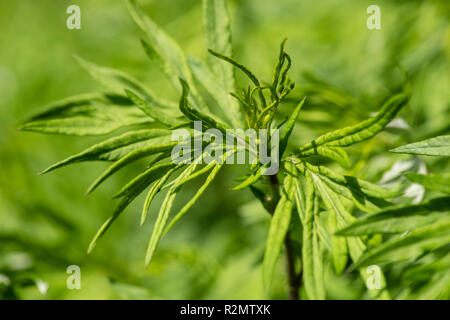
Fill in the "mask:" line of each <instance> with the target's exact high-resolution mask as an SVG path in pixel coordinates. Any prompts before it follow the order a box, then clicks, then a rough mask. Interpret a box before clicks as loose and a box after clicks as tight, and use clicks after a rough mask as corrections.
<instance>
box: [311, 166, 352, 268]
mask: <svg viewBox="0 0 450 320" xmlns="http://www.w3.org/2000/svg"><path fill="white" fill-rule="evenodd" d="M308 173H309V174H310V175H311V177H312V181H313V183H314V185H315V187H316V189H317V190H319V193H320V196H321V198H322V200H323V202H324V203H325V206H326V207H327V208H328V210H330V211H331V212H332V213H333V214H331V215H330V217H329V221H328V225H329V228H330V230H331V231H333V230H336V229H337V228H338V226H341V225H345V223H346V220H348V219H353V217H352V216H351V215H350V213H348V212H347V210H346V209H345V207H344V205H343V204H342V203H341V201H340V200H339V196H338V195H336V194H335V193H334V192H333V191H331V190H330V189H329V188H328V187H327V186H326V185H325V184H324V183H323V182H322V181H321V180H320V177H318V176H317V175H315V174H314V173H312V172H311V171H309V172H308ZM342 240H344V239H339V238H338V237H336V236H331V248H332V251H331V254H332V257H333V265H334V268H335V270H336V273H337V274H340V273H342V271H343V270H344V269H345V266H346V265H347V261H348V251H347V246H346V244H345V240H344V241H342Z"/></svg>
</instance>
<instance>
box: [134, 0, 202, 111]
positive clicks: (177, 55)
mask: <svg viewBox="0 0 450 320" xmlns="http://www.w3.org/2000/svg"><path fill="white" fill-rule="evenodd" d="M127 5H128V10H129V11H130V14H131V16H132V17H133V19H134V21H135V22H136V24H137V25H138V26H139V27H140V28H141V29H142V31H144V32H145V35H146V36H147V37H148V39H149V41H150V43H147V42H145V41H143V45H144V48H145V51H146V52H147V53H149V51H150V50H151V53H152V54H151V55H149V57H150V58H151V59H154V58H155V57H157V59H156V62H157V66H158V67H159V68H161V70H162V71H163V72H164V73H165V74H166V75H167V77H168V78H169V79H170V80H171V81H172V84H173V85H174V86H175V87H176V88H179V81H178V79H179V78H183V79H185V81H186V82H187V83H188V84H189V86H190V87H191V90H192V97H193V99H194V101H193V102H194V105H195V106H196V107H197V108H199V109H205V108H206V106H205V104H204V102H203V99H202V98H201V96H200V95H199V93H198V92H197V90H196V88H195V86H194V81H193V78H192V74H191V70H190V69H189V66H188V64H187V61H186V56H185V55H184V53H183V51H182V50H181V49H180V47H179V46H178V44H177V43H176V42H175V41H174V40H173V39H172V38H171V37H170V36H169V35H168V34H166V33H165V32H164V31H163V30H161V29H160V28H159V27H158V26H157V25H156V23H155V22H154V21H152V20H151V19H150V18H149V17H148V16H146V15H145V14H144V13H143V12H142V10H141V8H140V7H139V6H138V4H137V1H136V0H127Z"/></svg>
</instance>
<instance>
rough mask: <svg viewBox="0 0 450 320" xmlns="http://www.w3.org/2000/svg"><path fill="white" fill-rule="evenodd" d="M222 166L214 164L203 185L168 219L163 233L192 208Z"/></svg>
mask: <svg viewBox="0 0 450 320" xmlns="http://www.w3.org/2000/svg"><path fill="white" fill-rule="evenodd" d="M221 168H222V165H220V164H216V165H215V166H214V167H213V169H212V171H211V173H210V174H209V176H208V177H207V178H206V180H205V182H204V183H203V185H202V186H201V187H200V188H198V190H197V192H196V193H195V195H194V196H193V197H192V198H191V200H189V201H188V203H186V204H185V205H184V207H183V208H182V209H181V210H180V211H179V212H178V213H177V214H176V215H175V217H174V218H173V219H172V221H170V223H169V225H168V226H167V228H166V230H165V231H164V234H166V233H167V232H169V230H170V229H171V228H172V227H173V225H174V224H175V223H177V222H178V221H179V220H180V219H181V218H182V217H183V216H184V215H185V214H186V212H188V211H189V209H191V208H192V206H193V205H194V204H195V203H196V202H197V200H198V198H200V196H201V195H202V194H203V192H205V190H206V188H207V187H208V186H209V185H210V184H211V182H212V181H213V180H214V178H215V177H216V175H217V173H218V172H219V170H220V169H221ZM185 181H186V178H185V179H183V181H180V185H181V182H183V183H184V182H185Z"/></svg>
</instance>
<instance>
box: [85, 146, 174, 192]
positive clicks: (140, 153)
mask: <svg viewBox="0 0 450 320" xmlns="http://www.w3.org/2000/svg"><path fill="white" fill-rule="evenodd" d="M155 140H156V141H155ZM155 140H154V141H153V144H149V145H147V146H145V147H143V148H139V149H136V150H133V151H131V152H129V153H128V154H127V155H126V156H124V157H122V158H120V159H119V160H117V161H116V162H114V163H113V164H112V165H111V166H109V168H107V169H106V170H105V171H104V172H103V173H102V174H101V175H100V176H99V177H98V178H97V179H96V180H95V181H94V182H93V183H92V184H91V185H90V186H89V188H88V190H87V191H86V194H89V193H91V192H92V191H94V190H95V189H96V188H97V187H98V186H99V185H100V184H101V183H102V182H103V181H105V180H106V179H107V178H108V177H110V176H111V175H112V174H113V173H115V172H117V171H118V170H120V169H122V168H123V167H125V166H127V165H129V164H130V163H133V162H135V161H137V160H139V159H142V158H145V157H148V156H150V155H153V154H157V153H160V152H165V151H169V150H172V148H173V147H174V146H176V145H177V144H178V142H171V141H170V137H163V138H161V139H155Z"/></svg>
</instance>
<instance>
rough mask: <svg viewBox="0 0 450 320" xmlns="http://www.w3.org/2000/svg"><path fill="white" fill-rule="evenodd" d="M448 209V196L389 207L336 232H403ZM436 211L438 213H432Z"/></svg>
mask: <svg viewBox="0 0 450 320" xmlns="http://www.w3.org/2000/svg"><path fill="white" fill-rule="evenodd" d="M448 210H450V197H441V198H435V199H432V200H429V201H427V202H424V203H420V204H418V205H401V206H395V207H390V208H387V209H385V210H382V211H380V212H377V213H373V214H369V215H366V216H364V217H362V218H359V219H358V220H357V221H355V222H354V223H352V224H351V225H349V226H347V227H346V228H344V229H342V230H340V231H339V232H338V234H339V235H345V236H356V235H363V234H375V233H403V232H406V231H410V230H414V229H415V228H417V227H420V226H424V225H426V224H430V223H433V222H435V221H438V220H439V219H442V217H443V216H445V211H448ZM433 212H438V214H432V213H433Z"/></svg>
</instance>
